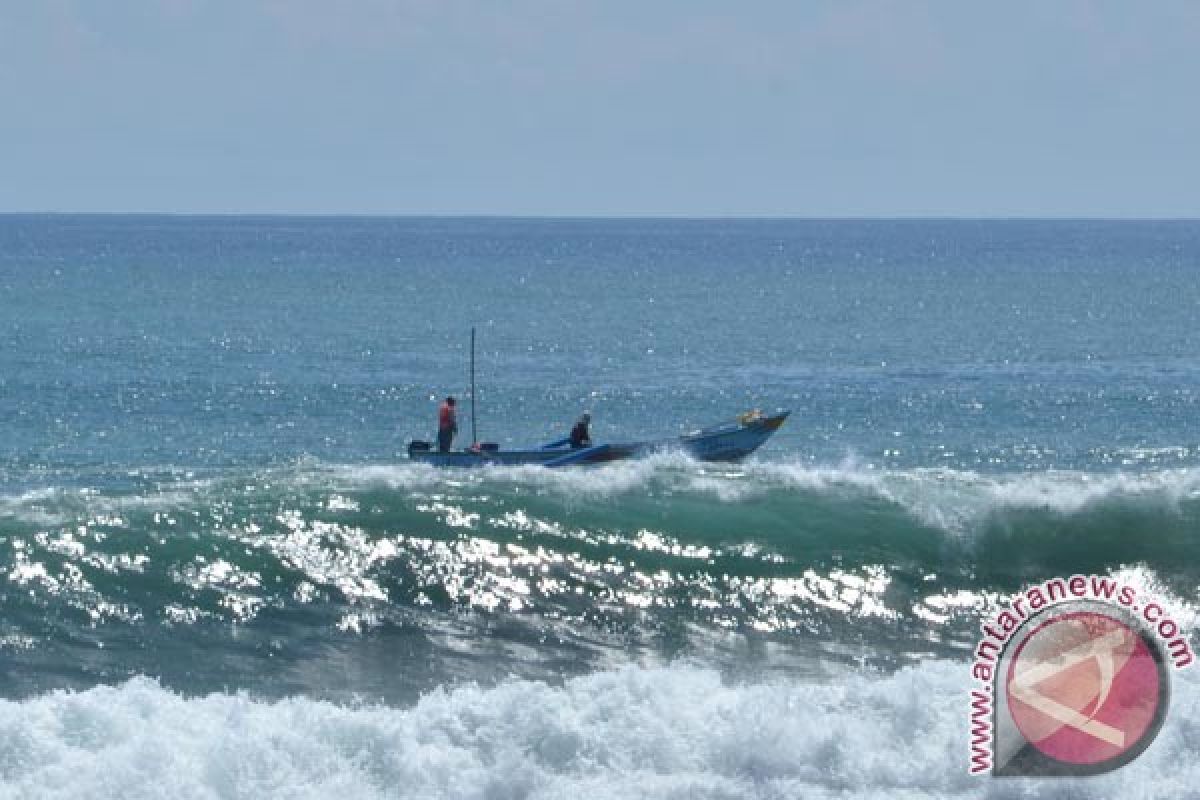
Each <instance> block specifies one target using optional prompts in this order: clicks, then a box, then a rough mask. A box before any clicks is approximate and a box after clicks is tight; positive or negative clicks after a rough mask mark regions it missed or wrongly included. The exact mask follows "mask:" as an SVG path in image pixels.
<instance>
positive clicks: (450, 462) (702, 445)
mask: <svg viewBox="0 0 1200 800" xmlns="http://www.w3.org/2000/svg"><path fill="white" fill-rule="evenodd" d="M789 413H790V412H789V411H777V412H774V413H771V414H764V413H762V412H759V411H751V412H747V413H745V414H742V415H740V416H738V417H737V418H735V419H733V420H730V421H729V422H725V423H722V424H720V425H713V426H711V427H708V428H702V429H700V430H697V431H692V432H691V433H687V434H684V435H683V436H678V437H675V438H672V439H660V440H656V441H645V442H627V443H612V444H594V445H591V446H588V447H576V448H572V447H570V446H569V445H567V444H566V443H565V442H562V441H559V442H552V443H551V444H548V445H543V446H541V447H537V448H532V449H519V450H501V449H500V448H499V447H498V446H497V445H495V444H492V443H482V444H476V445H472V446H471V447H469V448H467V449H465V450H449V451H445V452H441V451H438V450H436V449H434V448H433V446H432V445H431V444H430V443H429V442H425V441H413V442H410V443H409V445H408V457H409V458H410V459H412V460H413V461H420V462H423V463H426V464H433V465H434V466H438V467H482V466H488V465H507V466H519V465H525V464H536V465H540V466H543V467H566V466H575V465H581V466H582V465H587V464H604V463H608V462H610V461H621V460H623V459H627V458H641V457H645V456H648V455H651V454H653V453H658V452H666V451H679V452H683V453H686V454H687V455H689V456H691V457H692V458H695V459H697V460H700V461H740V460H741V459H743V458H745V457H746V456H748V455H750V454H751V453H753V452H754V451H755V450H757V449H758V448H759V447H761V446H762V445H763V443H764V442H766V441H767V439H769V438H771V435H772V434H773V433H775V431H777V430H779V428H780V426H781V425H783V423H784V420H786V419H787V417H788V414H789Z"/></svg>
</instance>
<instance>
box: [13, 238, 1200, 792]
mask: <svg viewBox="0 0 1200 800" xmlns="http://www.w3.org/2000/svg"><path fill="white" fill-rule="evenodd" d="M1197 267H1200V223H1192V222H1099V221H1079V222H1072V221H1053V222H1051V221H1044V222H1039V221H979V222H969V221H903V222H901V221H896V222H886V221H784V220H743V221H729V220H513V219H359V218H347V219H325V218H249V217H211V218H202V217H154V216H37V215H30V216H0V345H2V346H0V430H2V431H3V433H4V436H2V437H0V603H2V606H0V607H2V608H3V613H2V614H0V797H42V796H47V797H84V796H86V797H159V796H178V797H203V798H209V797H248V796H254V797H257V798H262V797H329V796H332V795H335V794H336V795H339V796H343V797H348V798H349V797H422V798H428V797H453V798H459V797H461V798H551V797H568V796H571V797H578V796H581V795H582V794H584V793H586V794H587V795H588V796H596V797H685V796H686V797H704V798H743V797H745V798H749V797H769V798H774V797H779V798H784V797H798V796H805V797H810V796H812V797H837V796H879V797H884V796H887V797H895V796H901V797H924V796H988V797H995V796H1000V797H1009V796H1013V797H1017V796H1039V795H1040V794H1041V793H1043V792H1044V790H1045V787H1044V786H1040V785H1038V784H1036V783H1032V782H1022V781H1011V780H1009V781H993V780H990V779H975V778H970V777H969V776H967V774H966V750H967V744H966V742H967V737H966V692H967V689H968V687H969V673H968V667H967V660H968V658H969V654H970V652H971V650H972V649H973V647H974V644H975V641H976V638H977V635H978V634H977V630H978V625H979V623H980V621H981V620H982V619H983V618H985V617H987V616H989V615H990V614H992V613H994V611H995V610H996V608H997V607H998V606H999V604H1000V603H1002V602H1003V600H1004V598H1005V597H1007V596H1008V595H1010V594H1011V593H1012V592H1015V591H1017V590H1018V589H1020V588H1021V587H1023V586H1025V585H1027V584H1029V583H1032V582H1035V581H1039V580H1042V579H1045V578H1048V577H1053V576H1057V575H1064V574H1071V573H1075V572H1083V573H1089V572H1091V573H1098V574H1115V575H1120V576H1121V577H1122V578H1123V579H1125V580H1127V581H1131V582H1133V583H1136V584H1137V585H1139V586H1141V587H1144V588H1145V589H1146V590H1147V591H1151V592H1154V593H1156V594H1158V595H1159V596H1160V597H1162V598H1164V599H1165V600H1166V601H1167V602H1168V603H1170V604H1171V606H1172V607H1173V609H1174V610H1175V611H1176V612H1177V618H1179V619H1182V620H1191V619H1192V617H1193V615H1194V610H1193V604H1195V603H1196V601H1197V596H1198V592H1200V538H1198V537H1197V532H1198V526H1200V419H1198V417H1197V412H1198V411H1200V402H1198V400H1200V394H1198V393H1200V355H1198V353H1200V347H1198V346H1200V341H1198V340H1200V331H1198V328H1197V326H1196V324H1195V322H1196V319H1197V315H1198V312H1200V282H1197V281H1196V279H1195V276H1196V275H1197ZM473 326H474V327H475V328H476V330H477V336H478V347H477V358H478V381H479V389H478V397H477V400H478V403H477V425H478V429H479V438H480V439H482V440H491V441H497V442H500V443H502V444H503V445H505V446H509V445H520V444H536V443H539V442H543V441H547V440H550V439H554V438H558V437H559V436H561V435H563V434H564V433H565V431H566V429H567V428H568V427H569V425H570V423H571V422H572V420H573V419H574V418H575V417H576V416H578V414H579V413H580V412H581V411H582V410H585V409H586V410H590V411H591V413H592V415H593V420H594V422H593V436H594V437H595V438H596V439H597V440H604V439H607V438H612V439H624V440H628V439H635V438H642V437H646V438H658V437H661V436H664V435H673V434H675V433H678V432H682V431H685V430H688V429H691V428H694V427H697V426H699V425H702V424H706V423H711V422H717V421H720V420H723V419H725V418H728V417H731V416H733V415H734V414H737V413H739V412H741V411H744V410H746V409H749V408H763V409H773V408H789V409H791V410H792V411H793V415H792V417H791V418H790V419H789V421H788V422H787V424H786V425H785V427H784V428H783V429H782V430H781V431H780V432H779V434H778V435H777V436H776V437H775V438H773V439H772V440H771V441H770V442H769V443H768V444H767V445H766V446H765V447H764V448H763V449H762V450H761V451H760V453H759V454H757V455H756V456H755V457H754V458H753V459H752V460H750V461H748V462H746V463H744V464H739V465H712V464H699V463H696V462H693V461H691V460H689V459H687V458H686V457H684V456H682V455H679V454H673V453H664V454H662V455H659V456H655V457H653V458H651V459H648V460H645V461H638V462H627V463H621V464H614V465H610V466H605V467H600V468H594V469H579V470H562V471H544V470H540V469H535V468H521V469H507V468H491V469H487V470H482V471H478V472H455V471H440V470H436V469H432V468H429V467H425V466H422V465H415V464H409V463H408V462H407V460H406V458H405V456H404V455H403V452H404V446H405V444H406V442H407V441H408V440H409V439H411V438H424V439H428V438H431V433H432V430H433V427H434V423H435V419H436V410H437V402H438V400H439V399H440V398H441V397H442V396H444V395H445V394H448V393H453V394H456V395H459V396H460V397H463V398H464V405H463V406H462V409H463V413H462V416H461V421H462V425H461V427H462V428H463V429H464V431H466V430H468V429H469V417H468V413H467V405H466V404H465V396H466V395H465V393H466V385H467V364H468V342H469V332H470V329H471V327H473ZM1189 635H1193V636H1194V631H1193V630H1192V629H1190V628H1189ZM1176 677H1177V680H1176V683H1175V685H1174V687H1173V691H1174V696H1173V699H1172V710H1171V712H1170V714H1169V716H1168V719H1167V721H1166V724H1165V726H1164V729H1163V731H1162V733H1161V734H1160V736H1159V738H1158V739H1157V740H1156V741H1155V743H1154V744H1153V745H1152V747H1151V748H1150V750H1148V751H1147V753H1146V754H1145V755H1143V756H1142V757H1141V758H1140V759H1139V760H1138V761H1136V762H1135V763H1134V764H1132V765H1130V766H1128V767H1126V768H1124V769H1122V770H1120V771H1118V772H1116V773H1113V774H1111V775H1108V776H1105V777H1103V778H1097V779H1091V780H1089V781H1083V782H1079V783H1073V782H1060V783H1057V784H1055V787H1056V791H1058V792H1060V793H1065V794H1067V795H1073V796H1079V797H1089V796H1096V794H1097V793H1100V794H1106V795H1111V794H1115V793H1118V792H1119V793H1122V794H1124V795H1127V796H1146V797H1168V796H1186V795H1187V794H1188V793H1189V792H1191V791H1193V789H1192V787H1194V786H1195V784H1196V781H1197V777H1198V776H1197V775H1196V768H1195V767H1194V763H1195V761H1196V759H1195V754H1196V746H1197V745H1196V742H1197V741H1200V738H1197V737H1198V736H1200V731H1198V730H1197V729H1196V723H1195V722H1194V720H1195V719H1196V718H1197V712H1200V685H1198V684H1197V680H1200V679H1197V678H1196V677H1195V676H1194V675H1192V673H1191V672H1190V671H1189V672H1182V673H1179V674H1178V675H1177V676H1176Z"/></svg>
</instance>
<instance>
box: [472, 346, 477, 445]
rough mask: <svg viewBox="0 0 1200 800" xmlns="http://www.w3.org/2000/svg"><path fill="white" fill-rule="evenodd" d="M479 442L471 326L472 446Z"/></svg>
mask: <svg viewBox="0 0 1200 800" xmlns="http://www.w3.org/2000/svg"><path fill="white" fill-rule="evenodd" d="M478 441H479V435H478V434H477V433H476V432H475V326H474V325H472V326H471V444H475V443H476V442H478Z"/></svg>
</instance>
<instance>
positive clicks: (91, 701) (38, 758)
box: [0, 662, 1200, 800]
mask: <svg viewBox="0 0 1200 800" xmlns="http://www.w3.org/2000/svg"><path fill="white" fill-rule="evenodd" d="M1193 673H1195V671H1194V670H1193V671H1192V672H1186V671H1185V672H1183V673H1181V674H1179V675H1177V676H1176V681H1175V687H1174V688H1175V691H1174V696H1173V698H1172V708H1171V709H1170V712H1169V714H1168V717H1167V720H1166V723H1165V725H1164V727H1163V729H1162V731H1161V732H1160V734H1159V736H1158V738H1157V740H1156V741H1155V742H1154V744H1153V745H1152V746H1151V747H1150V749H1149V750H1148V751H1147V752H1146V753H1144V754H1143V755H1142V756H1141V757H1140V758H1139V759H1138V760H1137V761H1135V762H1133V763H1132V764H1130V765H1128V766H1126V767H1124V768H1123V769H1121V770H1119V771H1117V772H1115V773H1111V774H1108V775H1105V776H1101V777H1096V778H1090V779H1086V780H1082V781H1078V782H1076V781H1069V780H1057V781H1053V782H1040V783H1039V782H1035V781H1032V780H1013V779H1006V780H999V779H992V778H973V777H970V776H968V774H967V771H966V753H967V740H966V727H967V726H966V702H967V694H966V692H967V689H968V687H969V680H968V673H967V666H966V665H965V664H962V663H950V662H927V663H925V664H923V665H920V666H917V667H912V668H908V669H905V670H902V671H900V672H898V673H896V674H893V675H887V676H873V675H868V674H848V675H845V676H843V677H841V678H840V679H839V680H837V681H836V682H833V683H805V682H800V681H787V680H774V681H771V682H765V683H763V682H757V683H756V682H751V683H740V684H738V683H732V684H731V683H729V682H727V681H723V680H722V679H721V678H720V676H719V675H718V674H717V673H715V672H713V671H711V670H707V669H702V668H696V667H689V666H671V667H663V668H650V669H643V668H636V667H627V668H623V669H618V670H615V671H612V672H602V673H596V674H592V675H589V676H585V677H580V678H576V679H572V680H570V681H568V682H567V683H566V684H565V685H563V686H561V687H551V686H547V685H545V684H540V683H533V682H524V681H514V682H510V683H507V684H503V685H500V686H498V687H495V688H489V689H481V688H460V689H456V690H451V691H438V692H434V693H432V694H429V695H427V696H425V697H424V698H422V699H421V700H420V701H419V702H418V703H417V704H416V705H415V706H412V707H409V708H403V709H395V708H385V707H360V708H347V707H341V706H336V705H331V704H328V703H324V702H318V701H313V700H309V699H303V698H294V699H287V700H282V701H278V702H265V701H260V700H254V699H251V698H248V697H246V696H244V695H209V696H205V697H197V698H185V697H182V696H180V695H179V694H176V693H173V692H170V691H167V690H165V689H163V688H160V687H159V686H158V685H157V684H156V683H154V682H152V681H149V680H146V679H137V680H133V681H130V682H128V683H126V684H124V685H121V686H118V687H115V688H96V689H92V690H89V691H85V692H80V693H66V692H52V693H49V694H45V695H41V696H38V697H34V698H32V699H29V700H25V701H22V702H11V701H5V702H0V797H4V798H9V797H12V798H17V797H21V798H79V797H89V798H109V797H113V798H115V797H146V798H152V797H153V798H157V797H172V798H236V797H254V798H259V799H263V800H265V799H266V798H276V797H278V798H289V800H290V799H293V798H328V797H337V798H340V799H341V800H351V799H352V798H393V797H394V798H410V797H411V798H422V800H429V799H431V798H481V799H482V798H531V799H533V798H547V799H548V798H570V800H578V798H582V797H589V798H607V797H612V798H629V797H639V798H781V799H782V798H796V797H879V798H885V797H886V798H896V797H900V798H917V797H949V796H953V797H1033V796H1043V795H1045V794H1046V793H1048V792H1052V793H1053V794H1055V795H1056V796H1066V795H1070V796H1075V797H1101V796H1108V797H1118V796H1119V797H1128V798H1140V797H1146V798H1169V797H1187V796H1194V792H1195V787H1196V786H1197V785H1198V782H1200V761H1197V760H1196V758H1195V751H1194V748H1195V742H1196V741H1198V740H1200V722H1198V721H1197V720H1200V679H1198V678H1197V675H1195V674H1193Z"/></svg>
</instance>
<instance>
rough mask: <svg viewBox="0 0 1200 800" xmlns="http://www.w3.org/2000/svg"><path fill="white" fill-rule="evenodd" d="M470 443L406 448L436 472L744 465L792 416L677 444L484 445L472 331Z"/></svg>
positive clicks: (731, 424)
mask: <svg viewBox="0 0 1200 800" xmlns="http://www.w3.org/2000/svg"><path fill="white" fill-rule="evenodd" d="M470 381H471V389H470V398H471V441H472V442H473V444H472V445H471V446H470V447H468V448H466V449H465V450H436V449H434V447H433V445H432V444H431V443H429V442H427V441H422V440H413V441H411V442H409V444H408V457H409V458H410V459H411V460H413V461H420V462H423V463H426V464H432V465H434V466H437V467H482V466H488V465H505V466H522V465H526V464H536V465H540V466H543V467H566V466H573V465H581V466H582V465H587V464H605V463H608V462H610V461H621V460H624V459H627V458H638V457H644V456H647V455H650V454H652V453H657V452H664V451H670V450H676V451H681V452H684V453H686V454H687V455H689V456H691V457H692V458H695V459H698V460H700V461H740V460H741V459H743V458H745V457H746V456H748V455H750V454H751V453H753V452H754V451H755V450H757V449H758V448H759V447H762V445H763V443H764V442H766V441H767V439H769V438H771V435H772V434H773V433H775V431H777V430H779V428H780V426H781V425H783V423H784V420H786V419H787V418H788V414H790V413H791V412H790V411H783V410H780V411H776V412H775V413H773V414H764V413H762V412H761V411H759V410H757V409H755V410H753V411H747V412H746V413H745V414H741V415H739V416H738V417H736V418H734V419H733V420H730V421H728V422H724V423H721V424H719V425H712V426H710V427H707V428H701V429H700V430H697V431H692V432H691V433H687V434H684V435H683V436H679V437H676V438H674V439H661V440H657V441H646V442H625V443H617V444H594V445H588V446H585V447H571V446H570V443H569V439H559V440H558V441H555V442H550V443H549V444H544V445H542V446H541V447H536V448H530V449H524V450H501V449H500V446H499V445H497V444H495V443H492V442H480V441H479V431H478V427H477V425H476V416H475V329H474V328H471V370H470Z"/></svg>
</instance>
